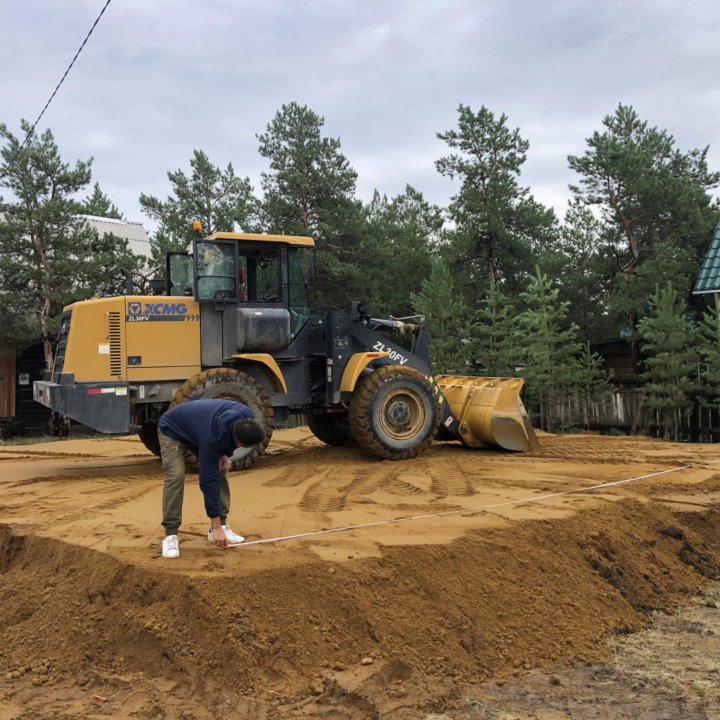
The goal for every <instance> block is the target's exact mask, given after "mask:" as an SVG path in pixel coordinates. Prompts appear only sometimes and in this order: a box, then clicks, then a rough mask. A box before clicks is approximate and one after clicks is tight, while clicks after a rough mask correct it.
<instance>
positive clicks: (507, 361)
mask: <svg viewBox="0 0 720 720" xmlns="http://www.w3.org/2000/svg"><path fill="white" fill-rule="evenodd" d="M521 346H522V339H521V338H520V337H519V336H518V333H517V328H516V322H515V310H514V308H513V306H512V303H511V302H510V299H509V298H508V297H507V295H505V294H504V293H503V292H502V290H501V289H500V288H499V287H498V286H497V285H496V284H495V283H491V285H490V287H489V288H488V291H487V293H486V294H485V297H484V298H483V300H482V303H481V304H480V306H479V308H478V310H477V311H476V312H475V313H474V314H473V317H472V320H471V323H470V339H469V342H468V354H469V356H470V358H471V361H472V363H473V365H474V366H475V367H476V368H477V370H478V372H479V373H480V374H481V375H487V376H490V377H513V376H514V375H515V372H516V370H515V368H516V366H517V365H519V364H520V361H521V357H522V350H521Z"/></svg>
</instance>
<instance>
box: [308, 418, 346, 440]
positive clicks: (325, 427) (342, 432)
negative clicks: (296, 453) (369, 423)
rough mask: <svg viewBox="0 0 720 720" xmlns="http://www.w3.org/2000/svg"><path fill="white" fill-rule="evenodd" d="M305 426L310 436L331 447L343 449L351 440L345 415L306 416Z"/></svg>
mask: <svg viewBox="0 0 720 720" xmlns="http://www.w3.org/2000/svg"><path fill="white" fill-rule="evenodd" d="M307 424H308V427H309V428H310V431H311V432H312V434H313V435H314V436H315V437H316V438H317V439H318V440H321V441H322V442H324V443H325V444H326V445H332V447H343V446H344V445H347V444H348V443H349V442H350V440H352V430H350V424H349V423H348V416H347V413H332V414H331V413H323V414H322V415H308V418H307Z"/></svg>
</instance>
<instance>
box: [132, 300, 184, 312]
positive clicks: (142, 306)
mask: <svg viewBox="0 0 720 720" xmlns="http://www.w3.org/2000/svg"><path fill="white" fill-rule="evenodd" d="M187 311H188V308H187V305H186V304H185V303H141V302H129V303H128V314H129V315H186V314H187Z"/></svg>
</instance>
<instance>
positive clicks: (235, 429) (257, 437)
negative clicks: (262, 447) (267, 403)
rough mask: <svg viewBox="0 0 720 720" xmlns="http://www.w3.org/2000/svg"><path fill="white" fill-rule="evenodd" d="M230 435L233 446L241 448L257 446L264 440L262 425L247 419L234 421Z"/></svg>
mask: <svg viewBox="0 0 720 720" xmlns="http://www.w3.org/2000/svg"><path fill="white" fill-rule="evenodd" d="M232 435H233V440H234V441H235V444H236V445H242V446H243V447H251V446H252V445H259V444H260V443H261V442H263V440H265V431H264V430H263V428H262V425H261V424H260V423H259V422H258V421H257V420H251V419H249V418H247V419H245V420H236V421H235V422H234V423H233V426H232Z"/></svg>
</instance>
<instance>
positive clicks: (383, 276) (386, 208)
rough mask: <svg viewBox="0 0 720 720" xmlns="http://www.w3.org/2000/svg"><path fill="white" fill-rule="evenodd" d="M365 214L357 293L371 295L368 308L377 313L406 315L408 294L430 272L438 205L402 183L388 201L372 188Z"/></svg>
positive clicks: (418, 288)
mask: <svg viewBox="0 0 720 720" xmlns="http://www.w3.org/2000/svg"><path fill="white" fill-rule="evenodd" d="M366 214H367V220H366V223H367V227H366V231H365V233H364V247H365V260H364V261H363V271H362V273H361V278H362V279H361V280H360V283H359V284H360V286H361V295H362V297H369V298H373V313H377V314H378V315H380V316H385V315H394V316H395V317H404V316H407V315H410V314H411V313H412V305H411V300H410V297H411V295H412V294H413V293H416V294H417V293H419V292H420V291H421V287H422V283H423V281H424V280H426V279H427V278H428V277H429V275H430V268H431V264H432V248H433V246H434V245H435V244H436V243H437V237H438V234H439V232H440V230H441V228H442V214H441V210H440V208H438V207H437V206H435V205H430V204H429V203H428V202H427V201H426V200H425V199H424V197H423V195H422V193H420V192H418V191H417V190H415V189H414V188H413V187H411V186H410V185H408V186H407V187H406V188H405V192H404V193H403V194H402V195H398V196H397V197H395V198H392V199H391V200H388V198H387V197H386V196H385V195H382V196H381V195H380V194H379V193H377V192H376V193H375V195H374V196H373V199H372V201H371V202H370V204H369V205H368V206H367V208H366Z"/></svg>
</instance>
